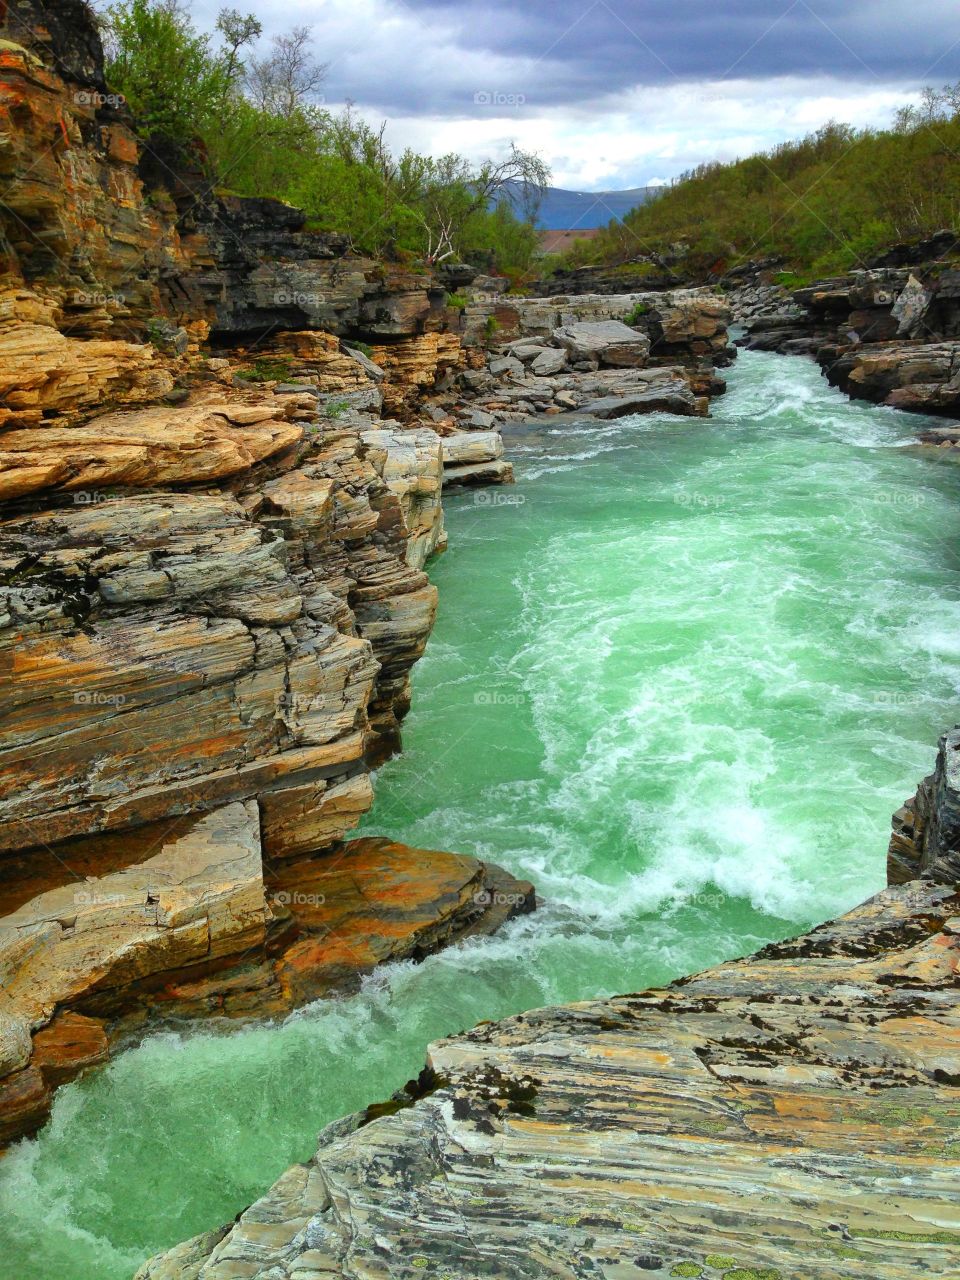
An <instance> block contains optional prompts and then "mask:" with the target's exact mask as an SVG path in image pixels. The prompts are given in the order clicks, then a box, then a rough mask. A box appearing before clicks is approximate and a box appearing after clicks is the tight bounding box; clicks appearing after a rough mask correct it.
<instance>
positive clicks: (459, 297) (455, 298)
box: [446, 293, 467, 311]
mask: <svg viewBox="0 0 960 1280" xmlns="http://www.w3.org/2000/svg"><path fill="white" fill-rule="evenodd" d="M446 303H447V306H448V307H453V308H454V310H455V311H463V310H465V308H466V306H467V298H466V296H465V295H464V294H462V293H448V294H447V297H446Z"/></svg>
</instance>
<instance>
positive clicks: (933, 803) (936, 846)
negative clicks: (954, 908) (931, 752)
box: [887, 725, 960, 884]
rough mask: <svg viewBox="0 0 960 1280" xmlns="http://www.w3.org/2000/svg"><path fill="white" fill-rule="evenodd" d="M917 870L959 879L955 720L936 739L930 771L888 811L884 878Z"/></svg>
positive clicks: (899, 879) (895, 880) (959, 759)
mask: <svg viewBox="0 0 960 1280" xmlns="http://www.w3.org/2000/svg"><path fill="white" fill-rule="evenodd" d="M918 876H923V877H924V879H932V880H938V881H943V882H950V881H952V880H960V725H956V726H954V728H953V729H951V730H950V731H949V732H948V733H945V734H944V735H943V737H942V738H941V739H940V745H939V749H938V751H937V764H936V768H935V769H934V771H933V773H931V774H930V776H929V777H927V778H924V780H923V782H921V783H920V786H919V787H918V788H917V792H916V795H914V796H912V797H911V798H910V799H909V800H908V801H907V802H906V804H905V805H904V806H903V808H902V809H898V810H897V812H896V813H895V814H894V816H893V836H892V838H891V840H890V849H889V853H888V857H887V879H888V880H889V882H890V884H904V883H906V881H908V880H912V879H914V878H916V877H918Z"/></svg>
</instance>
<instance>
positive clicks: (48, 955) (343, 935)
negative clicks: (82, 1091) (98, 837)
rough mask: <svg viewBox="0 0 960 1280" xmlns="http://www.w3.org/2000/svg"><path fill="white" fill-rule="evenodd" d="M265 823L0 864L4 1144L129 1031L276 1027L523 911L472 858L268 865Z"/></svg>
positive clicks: (156, 830)
mask: <svg viewBox="0 0 960 1280" xmlns="http://www.w3.org/2000/svg"><path fill="white" fill-rule="evenodd" d="M265 829H266V828H265V824H264V823H263V822H262V821H261V813H260V811H258V806H257V802H256V801H253V800H248V801H246V802H237V803H234V804H231V805H226V806H224V807H223V808H220V809H218V810H215V811H214V812H212V813H210V814H206V815H203V816H199V817H198V816H196V815H190V816H189V817H187V818H184V819H181V820H179V822H177V823H175V824H169V823H165V824H162V825H158V824H155V825H153V826H148V827H139V828H136V829H135V830H134V831H132V832H129V833H124V835H123V836H122V837H118V836H114V837H110V838H107V839H106V840H103V841H100V842H98V843H96V844H91V843H90V842H85V843H81V842H77V843H75V844H68V845H66V846H64V845H60V846H58V847H57V850H56V852H54V851H53V850H51V851H50V852H49V854H48V855H45V852H44V851H41V853H40V854H39V855H37V854H32V855H30V857H29V859H27V858H24V859H21V860H20V861H19V863H18V862H13V863H11V862H9V861H6V862H5V863H3V864H0V869H2V874H0V907H2V909H3V910H4V911H5V912H6V914H5V915H4V916H3V917H2V919H0V983H2V991H3V1000H2V1005H0V1143H2V1142H8V1141H11V1140H13V1139H15V1138H19V1137H22V1136H23V1135H24V1134H27V1133H30V1132H32V1131H33V1130H35V1129H36V1128H38V1127H39V1126H40V1125H41V1124H43V1123H44V1121H45V1120H46V1119H47V1117H48V1115H49V1111H50V1105H51V1100H52V1093H53V1091H54V1090H55V1089H56V1088H57V1087H58V1086H59V1085H61V1084H63V1083H65V1082H66V1081H67V1080H70V1079H72V1078H73V1077H74V1076H76V1075H77V1074H78V1073H79V1072H80V1071H82V1070H85V1069H86V1068H87V1067H89V1066H92V1065H96V1064H98V1063H100V1062H103V1061H104V1060H105V1059H106V1058H107V1056H108V1055H109V1052H110V1046H111V1044H112V1043H114V1042H117V1041H118V1040H120V1039H121V1038H122V1037H124V1036H126V1035H129V1033H130V1032H131V1031H134V1030H135V1031H137V1032H138V1033H140V1034H142V1032H143V1030H144V1028H145V1027H146V1026H148V1025H150V1024H151V1023H154V1022H156V1021H157V1020H169V1019H170V1018H178V1019H183V1018H188V1017H189V1018H196V1017H221V1018H222V1017H232V1018H244V1017H250V1016H252V1015H256V1016H260V1017H263V1016H270V1015H282V1014H284V1013H287V1012H289V1011H290V1010H291V1009H293V1008H295V1007H297V1006H298V1005H300V1004H303V1003H305V1002H306V1001H309V1000H315V999H317V998H318V997H321V996H326V995H329V994H331V993H333V992H344V991H349V990H352V989H355V988H356V987H357V985H358V984H359V982H360V979H361V978H362V977H363V975H364V974H366V973H369V972H370V971H371V970H372V969H373V968H375V967H376V965H378V964H381V963H383V962H385V961H387V960H400V959H409V958H418V957H422V956H424V955H426V954H428V953H429V952H431V951H435V950H437V949H438V948H439V947H440V946H443V945H446V944H448V943H450V942H452V941H456V940H458V939H460V938H464V937H469V936H472V935H474V934H476V933H484V932H491V931H493V930H494V929H496V928H497V927H498V926H499V925H500V924H502V923H503V922H504V920H506V919H508V918H509V917H510V916H512V915H515V914H518V913H520V912H524V911H532V910H533V909H534V907H535V898H534V893H533V888H532V886H531V885H529V884H527V883H525V882H520V881H516V880H514V879H513V878H512V877H510V876H508V875H507V874H506V873H505V872H501V871H500V870H499V869H498V868H496V867H492V866H488V865H487V864H484V863H481V862H478V861H477V860H476V859H475V858H468V857H462V856H458V855H455V854H449V853H438V852H432V851H426V850H422V849H411V848H408V847H407V846H405V845H398V844H395V843H393V842H391V841H389V840H376V839H363V840H354V841H349V842H347V843H345V844H343V845H342V846H341V847H339V848H338V849H337V850H335V851H332V852H330V853H328V854H327V856H325V857H317V856H305V857H301V858H294V859H289V860H284V861H282V862H281V861H277V860H271V859H269V858H266V857H264V852H263V849H262V847H261V836H262V832H263V831H264V830H265ZM11 872H16V873H18V874H17V875H16V877H15V878H14V876H12V875H11ZM74 877H75V878H74ZM27 895H32V896H27ZM11 907H12V908H13V909H12V910H11V909H10V908H11Z"/></svg>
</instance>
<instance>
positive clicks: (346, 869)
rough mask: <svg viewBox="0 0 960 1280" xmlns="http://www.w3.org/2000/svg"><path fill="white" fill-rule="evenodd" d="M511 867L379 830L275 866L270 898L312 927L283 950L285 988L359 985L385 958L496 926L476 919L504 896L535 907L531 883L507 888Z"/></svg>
mask: <svg viewBox="0 0 960 1280" xmlns="http://www.w3.org/2000/svg"><path fill="white" fill-rule="evenodd" d="M505 875H506V873H505V872H501V871H500V870H499V868H497V869H495V870H492V869H491V868H489V867H488V866H487V864H486V863H483V862H479V861H478V860H477V859H476V858H471V857H468V856H466V855H462V854H456V853H443V852H440V851H438V850H423V849H414V848H411V847H410V846H409V845H404V844H397V843H396V842H395V841H393V840H387V839H382V838H378V837H370V838H366V839H360V840H350V841H348V842H347V843H346V844H345V845H344V847H343V850H342V852H340V853H332V854H329V855H327V856H326V857H324V858H317V859H314V860H310V861H307V862H301V863H296V864H294V865H292V866H290V867H285V868H283V869H282V870H280V871H278V872H275V873H273V874H272V875H270V876H269V877H268V880H267V898H268V901H270V902H271V903H277V904H279V905H281V906H288V907H289V908H290V910H291V912H292V913H293V914H294V916H295V917H296V919H297V922H298V925H299V927H300V929H301V930H302V931H303V932H304V933H305V934H308V935H309V936H307V937H305V938H303V939H302V940H301V941H299V942H296V943H294V944H293V946H291V947H290V948H289V949H288V950H287V951H286V952H285V953H284V956H283V959H282V961H281V964H280V980H281V983H282V986H283V988H284V990H285V991H289V992H290V993H291V994H292V996H293V1000H294V1003H297V1002H299V1000H303V999H313V998H315V997H316V996H318V995H323V994H326V993H327V992H328V991H332V990H340V991H342V990H346V989H351V988H354V987H356V986H357V985H358V984H359V981H360V979H361V978H362V977H363V975H364V974H367V973H370V972H371V971H372V970H373V969H374V968H376V966H377V965H378V964H383V963H384V962H386V961H388V960H407V959H410V958H421V957H423V956H425V955H428V954H430V953H431V952H433V951H437V950H439V949H440V947H442V946H444V945H445V944H447V943H449V942H451V941H455V940H456V939H457V937H459V936H462V935H463V934H464V933H465V931H467V930H470V931H471V932H477V931H479V932H489V931H491V928H492V927H496V925H495V924H492V923H491V921H487V923H488V925H489V926H490V927H489V928H481V929H477V928H476V926H478V925H480V924H481V923H482V922H484V921H485V919H486V917H487V916H488V914H489V913H490V910H491V908H494V907H496V906H498V905H500V899H501V898H502V897H503V896H504V895H506V896H507V897H510V898H511V899H512V901H513V903H514V906H515V907H516V910H515V911H513V912H511V914H514V915H516V914H520V913H521V912H522V911H530V910H533V908H534V905H535V898H534V891H533V886H532V885H530V884H528V883H525V882H524V883H521V882H519V881H514V880H511V881H510V883H509V885H508V887H507V888H506V889H504V887H503V883H502V877H503V876H505ZM491 877H494V878H495V879H496V882H497V887H496V888H491V883H492V880H491ZM491 920H492V918H491ZM496 923H502V920H498V921H497V922H496Z"/></svg>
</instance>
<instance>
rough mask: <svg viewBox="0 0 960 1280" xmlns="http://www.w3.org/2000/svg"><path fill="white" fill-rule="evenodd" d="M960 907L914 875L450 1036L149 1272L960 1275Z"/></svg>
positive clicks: (838, 1279) (228, 1277) (157, 1278)
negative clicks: (659, 984)
mask: <svg viewBox="0 0 960 1280" xmlns="http://www.w3.org/2000/svg"><path fill="white" fill-rule="evenodd" d="M958 910H960V898H958V896H957V893H956V891H955V889H954V888H953V887H952V886H943V885H935V884H929V883H921V882H914V883H912V884H910V885H907V886H903V887H900V888H894V889H889V890H886V891H885V892H883V893H881V894H879V895H878V896H877V897H875V898H873V899H871V900H870V901H869V902H867V903H865V904H864V905H863V906H861V907H859V908H857V909H856V910H855V911H853V912H851V913H850V914H849V915H847V916H844V917H842V918H840V919H839V920H836V921H834V922H832V923H830V924H827V925H824V926H822V927H821V928H819V929H816V930H814V931H813V932H812V933H810V934H807V935H805V936H804V937H801V938H796V939H793V940H791V941H789V942H785V943H782V944H778V945H774V946H770V947H767V948H766V949H765V950H764V951H762V952H760V953H759V954H758V955H756V956H753V957H751V958H750V959H748V960H739V961H734V962H731V963H729V964H725V965H720V966H719V967H717V968H715V969H712V970H709V971H708V972H706V973H703V974H700V975H698V976H696V977H693V978H689V979H685V980H681V981H680V982H677V983H674V984H673V985H672V986H670V987H667V988H664V989H662V990H653V991H648V992H644V993H642V994H639V995H627V996H622V997H619V998H617V999H614V1000H603V1001H596V1002H592V1003H586V1004H580V1005H572V1006H569V1007H567V1008H558V1009H545V1010H538V1011H535V1012H532V1013H525V1014H520V1015H518V1016H517V1017H515V1018H511V1019H508V1020H507V1021H506V1022H502V1023H497V1024H487V1025H484V1024H481V1025H480V1026H478V1027H477V1028H476V1029H475V1030H474V1031H472V1032H469V1033H468V1034H466V1035H462V1036H459V1037H456V1038H454V1039H451V1040H445V1041H441V1042H439V1043H438V1044H435V1045H433V1046H432V1047H431V1049H430V1053H429V1057H428V1062H427V1068H426V1070H425V1071H424V1073H423V1075H422V1076H421V1077H420V1080H419V1082H416V1083H413V1084H411V1086H409V1087H408V1092H407V1093H406V1094H405V1095H398V1098H397V1099H396V1100H395V1102H394V1104H393V1105H392V1106H391V1107H386V1108H380V1107H374V1108H371V1109H370V1110H369V1111H368V1112H366V1113H363V1114H361V1115H359V1116H354V1117H352V1118H351V1119H350V1120H349V1121H345V1122H341V1123H339V1124H334V1125H332V1126H331V1127H330V1128H329V1129H328V1130H327V1131H326V1132H325V1133H324V1134H323V1135H321V1139H320V1146H319V1149H318V1151H317V1154H316V1156H315V1157H314V1159H313V1160H312V1161H311V1162H310V1163H309V1164H307V1165H296V1166H294V1167H293V1168H292V1169H290V1170H288V1172H287V1173H286V1174H284V1175H283V1177H281V1179H280V1180H279V1181H278V1182H277V1183H276V1184H275V1185H274V1187H273V1188H272V1189H271V1190H270V1191H269V1192H268V1193H267V1195H266V1196H265V1197H264V1198H263V1199H262V1200H260V1201H258V1202H257V1203H256V1204H254V1205H253V1206H252V1207H251V1208H250V1209H248V1210H247V1211H246V1212H245V1213H244V1214H242V1215H241V1217H240V1218H239V1220H238V1221H237V1223H236V1224H234V1225H231V1226H228V1227H224V1228H221V1229H220V1230H219V1231H215V1232H211V1233H210V1234H209V1235H207V1236H205V1237H200V1238H199V1239H197V1240H195V1241H192V1242H190V1243H188V1244H187V1245H184V1246H181V1247H180V1248H178V1249H174V1250H173V1251H172V1252H171V1253H169V1254H167V1255H166V1256H161V1257H160V1258H158V1259H155V1260H153V1261H152V1262H151V1263H149V1264H147V1265H146V1266H145V1267H144V1268H143V1269H142V1270H141V1272H140V1273H139V1275H140V1277H141V1280H239V1277H244V1280H267V1277H269V1278H270V1280H288V1278H289V1280H293V1277H297V1280H306V1277H310V1276H330V1275H334V1276H350V1277H360V1276H363V1277H372V1276H378V1277H390V1278H391V1280H394V1278H395V1277H404V1276H410V1277H413V1276H416V1275H436V1276H451V1277H458V1280H459V1277H468V1276H469V1277H479V1276H498V1277H504V1278H505V1280H507V1278H509V1280H520V1278H521V1277H522V1278H525V1280H534V1278H537V1280H541V1278H542V1277H544V1276H556V1277H570V1278H571V1280H572V1278H573V1277H584V1280H585V1278H586V1277H591V1278H595V1277H601V1276H602V1277H605V1278H606V1280H626V1277H633V1276H637V1275H659V1276H663V1277H667V1276H674V1277H675V1276H690V1277H696V1276H700V1277H718V1280H719V1277H726V1280H748V1278H749V1280H760V1278H762V1280H791V1278H792V1277H801V1276H803V1277H811V1278H812V1277H816V1280H863V1277H865V1276H870V1277H876V1280H906V1278H907V1277H910V1278H911V1280H913V1277H917V1276H941V1275H944V1274H949V1273H952V1272H953V1271H954V1270H956V1269H957V1268H958V1267H960V1204H958V1201H957V1197H956V1195H955V1190H954V1188H955V1183H956V1180H957V1177H958V1175H960V1152H958V1150H957V1149H956V1148H957V1144H956V1142H955V1137H956V1133H957V1132H958V1122H960V1088H958V1083H960V998H958V982H957V975H958V969H960V917H958V915H957V912H958Z"/></svg>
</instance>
